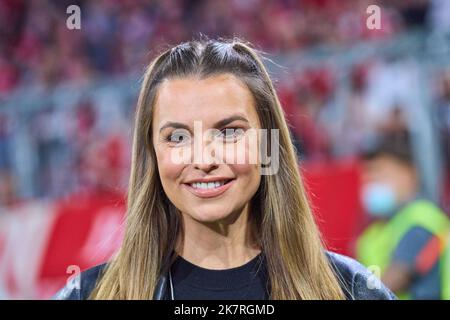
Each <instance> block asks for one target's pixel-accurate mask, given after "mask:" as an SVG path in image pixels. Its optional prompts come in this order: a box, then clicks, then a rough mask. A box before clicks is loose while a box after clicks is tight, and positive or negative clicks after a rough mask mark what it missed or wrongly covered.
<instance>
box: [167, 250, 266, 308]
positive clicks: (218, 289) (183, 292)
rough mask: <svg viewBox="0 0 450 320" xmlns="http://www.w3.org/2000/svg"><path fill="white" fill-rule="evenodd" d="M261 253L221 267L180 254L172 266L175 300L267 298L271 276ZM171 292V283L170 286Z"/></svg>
mask: <svg viewBox="0 0 450 320" xmlns="http://www.w3.org/2000/svg"><path fill="white" fill-rule="evenodd" d="M263 260H264V257H263V255H262V254H261V253H260V254H258V255H257V256H256V257H255V258H253V259H252V260H250V261H249V262H247V263H246V264H244V265H242V266H239V267H235V268H231V269H222V270H212V269H205V268H202V267H199V266H197V265H195V264H192V263H190V262H189V261H187V260H185V259H183V257H181V256H178V257H177V258H176V260H175V262H174V263H173V265H172V268H171V275H172V285H173V295H174V298H175V299H176V300H178V299H189V300H207V299H208V300H218V299H228V300H231V299H237V300H249V299H250V300H251V299H253V300H266V299H268V298H269V292H270V289H269V287H268V281H267V280H268V277H267V271H266V268H265V263H264V261H263ZM168 290H169V292H170V285H169V288H168Z"/></svg>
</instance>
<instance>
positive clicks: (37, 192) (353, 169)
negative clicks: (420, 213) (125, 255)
mask: <svg viewBox="0 0 450 320" xmlns="http://www.w3.org/2000/svg"><path fill="white" fill-rule="evenodd" d="M73 4H75V5H78V6H79V7H80V9H81V29H79V30H77V29H75V30H70V29H68V28H67V26H66V20H67V18H68V17H69V15H70V14H67V13H66V9H67V7H68V6H69V5H73ZM373 4H375V5H378V6H379V7H380V8H381V24H380V28H379V29H369V28H368V27H367V24H366V22H367V19H368V17H369V16H370V14H369V13H367V11H366V10H367V8H368V7H369V6H370V5H373ZM199 33H201V34H205V35H207V36H210V37H219V36H221V37H233V36H238V37H241V38H243V39H245V40H248V41H250V42H251V43H253V45H254V46H255V47H256V48H258V49H261V50H263V51H265V52H266V53H267V56H268V57H269V58H270V59H271V60H272V62H270V61H268V60H267V61H265V63H267V64H266V66H267V68H268V69H269V71H270V75H271V76H272V78H273V80H274V83H275V86H276V89H277V92H278V94H279V97H280V100H281V102H282V105H283V108H284V111H285V115H286V118H287V120H288V122H289V124H290V128H291V131H292V138H293V140H294V143H295V146H296V148H297V151H298V156H299V164H300V167H301V170H302V172H303V174H304V177H305V182H306V184H307V188H308V191H309V195H310V199H311V201H312V203H313V206H314V211H315V214H316V217H317V221H318V223H319V226H320V228H321V231H322V232H323V236H324V239H325V242H326V244H327V246H328V248H329V249H331V250H333V251H337V252H340V253H343V254H347V255H350V256H353V257H355V256H357V252H356V251H357V249H356V247H357V246H356V242H357V239H358V237H359V236H360V235H361V233H362V232H363V230H364V228H365V227H366V226H368V225H369V224H370V223H371V222H372V221H373V217H372V216H371V215H370V214H368V213H367V210H366V207H365V206H364V203H363V201H361V198H362V189H363V188H362V186H363V183H364V181H365V180H364V179H363V178H362V177H363V171H365V170H366V169H365V168H366V165H365V164H364V163H365V162H364V161H367V160H364V161H363V160H362V159H361V154H362V153H365V152H366V151H367V149H368V148H370V147H372V146H376V145H377V141H379V137H380V136H387V135H391V134H396V133H398V132H402V133H404V132H406V133H407V134H408V136H409V137H410V147H411V152H412V155H413V159H414V166H415V168H417V172H418V174H419V178H420V179H419V188H418V189H419V190H420V195H421V196H423V197H424V198H426V199H428V200H429V201H431V202H432V203H434V205H436V207H438V208H440V210H441V211H442V212H447V213H448V212H449V210H450V1H446V0H429V1H427V0H390V1H376V0H369V1H365V0H358V1H356V0H349V1H339V0H280V1H274V0H268V1H263V0H246V1H244V0H231V1H221V0H209V1H205V0H164V1H162V0H161V1H155V0H152V1H142V0H121V1H119V0H96V1H87V0H86V1H76V0H70V1H64V0H62V1H50V0H39V1H31V0H30V1H26V0H0V298H2V299H19V298H31V299H43V298H49V297H50V296H52V295H53V294H54V293H55V292H56V290H57V289H59V288H60V287H61V286H62V285H63V284H64V283H65V281H66V279H67V277H68V275H70V273H68V271H67V268H68V266H70V265H75V266H79V267H80V269H81V270H84V269H86V268H88V267H91V266H93V265H95V264H98V263H101V262H104V261H106V260H108V258H109V257H110V256H111V254H113V252H114V251H115V250H116V249H117V248H118V246H119V245H120V240H121V235H122V230H123V229H122V219H123V215H124V212H125V193H126V187H127V181H128V176H129V168H130V153H131V133H132V130H133V128H132V127H133V118H134V111H135V106H136V101H137V94H138V90H139V87H140V81H141V77H142V74H143V71H144V68H145V66H146V65H147V63H148V62H149V61H150V60H151V58H152V57H154V56H155V55H156V54H157V53H158V52H160V51H161V50H162V49H164V48H166V47H167V46H168V45H174V44H177V43H179V42H181V41H186V40H189V39H191V38H192V37H193V36H196V35H198V34H199ZM449 267H450V264H449ZM449 279H450V278H449Z"/></svg>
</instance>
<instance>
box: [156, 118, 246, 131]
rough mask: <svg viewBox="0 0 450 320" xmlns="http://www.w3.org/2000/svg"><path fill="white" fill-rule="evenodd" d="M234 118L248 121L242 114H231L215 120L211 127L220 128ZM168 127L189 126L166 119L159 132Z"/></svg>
mask: <svg viewBox="0 0 450 320" xmlns="http://www.w3.org/2000/svg"><path fill="white" fill-rule="evenodd" d="M236 120H242V121H245V122H249V121H248V120H247V118H245V117H244V116H241V115H232V116H230V117H227V118H225V119H222V120H219V121H217V122H216V123H215V124H214V126H213V127H214V128H220V127H223V126H225V125H227V124H229V123H231V122H233V121H236ZM169 127H171V128H181V129H186V130H188V131H189V126H188V125H186V124H184V123H180V122H173V121H168V122H166V123H165V124H164V125H163V126H162V127H161V128H160V129H159V132H161V131H162V130H164V129H165V128H169Z"/></svg>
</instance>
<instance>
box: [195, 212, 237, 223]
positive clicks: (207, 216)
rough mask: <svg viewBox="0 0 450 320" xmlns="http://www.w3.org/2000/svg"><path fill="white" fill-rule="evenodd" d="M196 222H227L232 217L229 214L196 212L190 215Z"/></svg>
mask: <svg viewBox="0 0 450 320" xmlns="http://www.w3.org/2000/svg"><path fill="white" fill-rule="evenodd" d="M190 216H191V217H192V218H193V219H194V220H196V221H198V222H202V223H213V222H219V221H223V220H225V219H226V218H227V217H229V216H230V213H229V212H222V213H220V212H217V211H216V210H215V211H205V212H196V213H193V214H191V215H190Z"/></svg>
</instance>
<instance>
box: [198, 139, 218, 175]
mask: <svg viewBox="0 0 450 320" xmlns="http://www.w3.org/2000/svg"><path fill="white" fill-rule="evenodd" d="M216 149H217V146H216V145H215V143H214V141H206V140H204V141H203V145H198V146H197V147H196V148H194V161H193V164H194V166H195V168H196V169H200V170H203V171H211V170H212V169H214V168H217V167H218V164H219V159H218V158H217V156H218V154H217V150H216Z"/></svg>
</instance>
